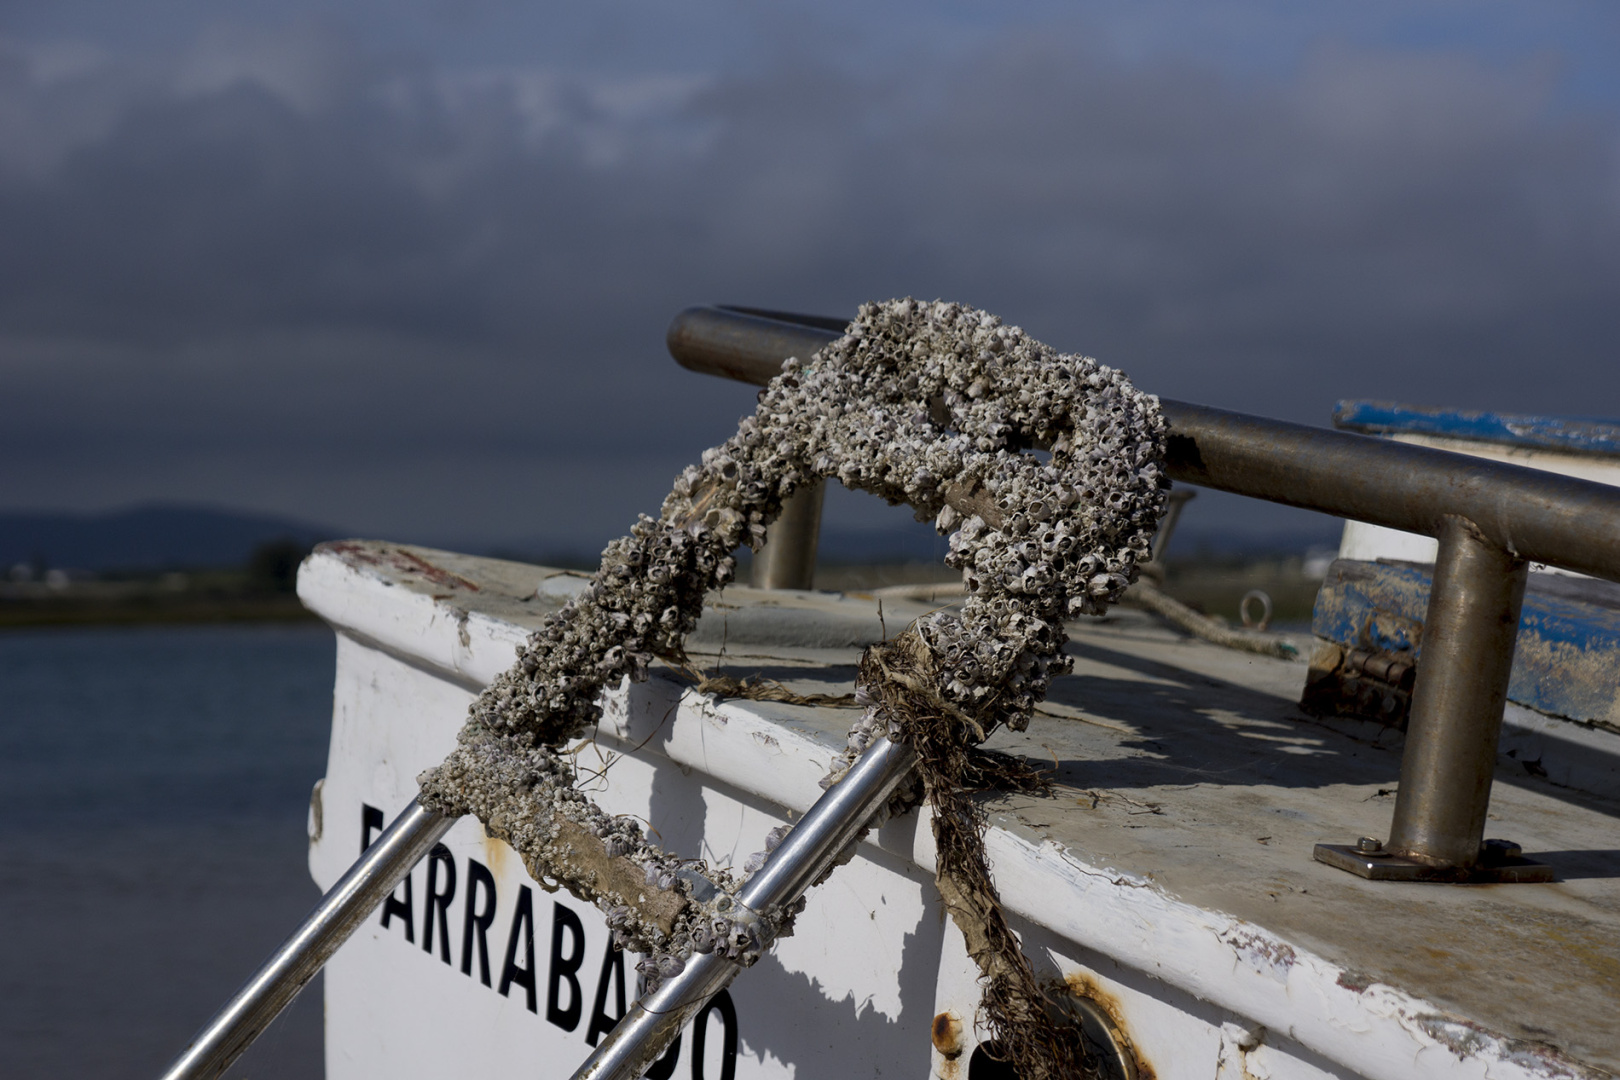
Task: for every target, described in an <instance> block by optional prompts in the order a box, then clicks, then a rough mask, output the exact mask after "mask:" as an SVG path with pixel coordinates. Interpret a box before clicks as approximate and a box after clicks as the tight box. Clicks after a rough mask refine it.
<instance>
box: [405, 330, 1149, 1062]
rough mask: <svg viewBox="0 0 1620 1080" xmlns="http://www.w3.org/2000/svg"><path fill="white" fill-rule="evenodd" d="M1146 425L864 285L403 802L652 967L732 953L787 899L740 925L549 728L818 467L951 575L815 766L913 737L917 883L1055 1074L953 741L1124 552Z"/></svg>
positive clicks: (1050, 643) (1142, 528) (757, 939)
mask: <svg viewBox="0 0 1620 1080" xmlns="http://www.w3.org/2000/svg"><path fill="white" fill-rule="evenodd" d="M1164 433H1165V425H1164V420H1163V418H1162V416H1161V414H1160V411H1159V407H1158V401H1157V399H1156V398H1153V397H1151V396H1150V395H1147V394H1143V393H1141V392H1140V391H1138V390H1137V389H1136V388H1135V387H1133V386H1132V385H1131V384H1130V382H1129V381H1128V380H1126V379H1125V377H1124V376H1123V375H1121V374H1120V373H1119V372H1117V371H1114V370H1112V369H1110V368H1107V367H1104V366H1102V365H1100V364H1098V363H1096V362H1095V361H1093V360H1090V359H1087V358H1085V357H1080V356H1073V355H1067V354H1060V353H1057V352H1056V351H1055V350H1053V349H1051V348H1049V347H1048V346H1046V345H1043V344H1041V343H1040V342H1038V341H1035V340H1034V339H1033V338H1030V337H1028V336H1027V335H1026V334H1024V332H1023V331H1022V330H1020V329H1018V328H1016V327H1009V326H1004V325H1003V324H1002V323H1001V321H1000V320H999V319H997V318H996V317H995V316H993V315H990V314H988V313H986V312H983V311H979V310H976V309H973V308H968V307H963V306H961V305H958V304H950V303H944V302H936V303H931V304H929V303H919V302H917V301H915V300H910V299H906V300H893V301H889V302H887V303H883V304H868V305H865V306H863V307H862V308H861V309H860V313H859V315H858V317H857V318H856V319H855V321H854V322H852V323H850V325H849V328H848V330H847V332H846V333H845V335H844V336H843V337H840V338H839V339H838V340H836V341H834V342H832V343H831V344H829V345H828V346H826V347H825V348H824V349H822V350H821V351H820V352H819V353H817V354H816V355H815V356H814V357H812V358H810V359H809V360H807V361H801V360H798V359H792V360H789V361H787V362H786V363H785V364H784V365H783V367H782V373H781V375H779V376H778V377H777V378H775V379H773V380H772V381H771V383H770V384H769V385H768V386H766V387H765V389H764V390H763V391H761V393H760V398H759V408H758V410H757V411H756V412H755V413H754V415H753V416H750V417H746V418H744V419H743V420H742V422H741V423H740V425H739V426H738V429H737V433H736V434H735V435H734V436H732V438H730V439H729V440H727V441H726V442H725V443H723V444H722V445H720V446H717V447H714V448H713V449H710V450H707V451H705V452H704V454H703V457H702V461H701V463H700V464H697V465H693V466H691V467H689V468H687V469H686V470H685V471H684V472H683V473H682V474H681V475H680V476H679V477H678V478H677V479H676V481H675V485H674V490H673V491H672V492H671V493H670V495H669V496H668V498H666V499H665V500H664V505H663V509H662V512H661V514H660V516H659V517H658V518H657V519H653V518H649V517H646V516H643V517H642V518H641V519H640V520H639V521H638V522H637V523H636V525H635V526H634V528H633V529H632V530H631V533H630V535H629V536H626V537H622V538H621V539H618V540H615V541H613V542H612V543H611V544H609V545H608V547H607V549H606V550H605V551H604V552H603V553H602V563H601V568H600V569H599V570H598V571H597V573H596V575H595V576H594V577H593V578H592V579H591V582H590V584H589V585H587V586H586V588H585V589H584V590H582V591H581V592H580V593H579V594H578V595H576V596H575V597H574V598H573V599H572V600H570V601H569V603H568V604H567V605H566V606H565V607H564V608H563V609H562V611H560V612H558V613H557V614H556V615H554V616H552V617H551V618H549V619H548V620H547V621H546V623H545V624H544V625H543V626H542V627H541V629H539V630H538V631H536V633H535V634H534V635H533V636H532V637H531V639H530V640H529V642H528V644H527V646H526V647H525V648H524V649H523V650H522V652H521V653H520V655H519V657H518V661H517V663H516V664H515V665H514V666H513V667H512V669H511V670H509V671H507V672H506V673H505V674H503V675H502V676H500V677H499V678H498V679H496V680H495V682H494V683H493V684H492V685H491V686H490V687H489V689H488V690H486V691H485V692H484V693H483V694H481V695H480V696H479V697H478V699H477V700H476V701H475V702H474V703H473V705H472V707H471V709H470V716H469V718H468V722H467V724H466V726H465V728H464V729H463V731H462V733H461V735H460V740H459V746H458V748H457V749H456V751H455V752H454V753H452V754H451V756H450V757H449V758H448V759H447V760H446V761H445V763H444V764H443V765H441V766H439V767H438V768H436V769H431V770H429V771H427V772H425V773H423V774H422V777H421V787H422V802H423V803H424V805H427V806H429V807H432V808H436V809H440V810H443V811H445V812H447V813H452V814H465V813H472V814H475V815H477V816H478V818H479V819H480V820H481V821H482V822H483V823H484V826H485V829H486V831H487V832H489V833H490V835H493V836H498V837H500V838H501V839H504V840H506V841H507V842H508V843H510V844H511V845H512V846H513V847H514V848H515V849H516V850H517V851H518V852H519V853H520V854H522V856H523V858H524V860H525V864H526V865H527V866H528V868H529V871H530V873H531V874H532V875H533V876H534V877H535V879H536V880H537V881H552V882H555V883H557V884H558V885H560V886H562V887H565V888H567V889H568V890H569V891H570V892H572V893H573V894H574V895H576V896H579V897H580V898H581V899H584V900H587V901H590V902H592V903H595V904H597V905H598V906H599V907H602V908H603V909H604V910H605V911H606V912H607V915H608V924H609V926H610V927H611V928H612V930H613V934H614V940H615V942H616V943H618V944H619V945H620V946H621V947H625V948H630V949H633V950H635V951H637V952H641V953H644V954H646V956H647V959H646V960H644V961H643V963H642V970H643V972H644V973H645V974H647V975H648V976H649V977H651V978H653V979H655V980H656V979H657V978H659V977H667V976H669V975H671V974H672V973H674V972H676V971H679V970H680V969H681V967H682V965H684V963H685V961H686V959H687V958H689V957H690V956H691V955H692V953H693V952H708V951H712V950H718V951H721V952H724V953H726V954H727V955H729V956H731V957H733V958H734V959H737V960H739V961H741V962H744V963H750V962H752V960H753V959H755V958H757V956H758V955H759V953H760V951H761V950H762V949H763V948H764V947H766V946H767V945H768V944H769V938H771V937H773V936H778V935H780V934H781V933H783V932H785V930H786V927H785V926H784V925H783V924H784V923H785V922H786V921H787V920H790V919H791V916H792V914H793V913H792V912H785V913H782V912H778V913H768V914H767V915H766V916H765V917H764V918H763V919H762V920H761V922H762V923H764V924H768V925H763V926H762V925H756V924H755V923H754V922H753V921H751V920H745V919H739V918H737V917H735V914H736V913H735V911H734V910H733V904H734V901H733V900H732V898H731V894H732V893H734V892H735V889H736V887H737V885H738V884H739V881H738V879H737V878H736V877H734V876H733V875H731V874H730V873H728V872H726V871H723V870H710V869H709V868H707V867H704V866H703V865H702V864H701V863H698V862H695V861H685V860H681V859H678V858H676V857H675V856H672V855H669V854H668V853H665V852H663V851H661V850H659V849H658V848H657V847H655V846H653V845H652V844H650V843H648V842H647V840H646V838H645V836H644V835H643V833H642V831H641V828H640V826H639V825H638V824H637V823H636V822H634V821H633V820H631V819H628V818H622V817H621V818H614V817H611V816H609V815H607V814H605V813H604V812H602V811H601V810H600V809H599V808H597V807H596V806H595V804H593V803H592V802H591V801H590V800H589V799H588V798H586V797H585V796H584V795H583V794H582V793H580V792H579V791H578V790H577V789H576V788H575V787H574V774H573V771H572V768H571V767H570V766H569V764H568V763H567V761H566V760H565V759H564V758H562V757H560V756H558V755H557V754H556V753H554V751H555V749H556V748H557V747H560V746H562V745H563V744H564V743H566V742H568V741H569V740H571V739H574V738H576V737H578V736H579V735H580V734H582V733H583V732H584V731H585V730H586V729H587V728H588V727H589V726H590V725H591V724H593V723H594V722H595V721H596V720H597V719H598V718H599V716H600V713H601V707H600V705H599V703H598V698H599V697H600V695H601V693H602V691H603V690H604V689H606V688H608V687H611V686H617V685H618V684H619V683H620V682H621V680H623V679H624V678H626V677H628V678H630V679H632V680H635V681H640V680H643V679H645V678H647V673H648V666H649V665H650V664H651V662H652V660H653V658H654V657H663V658H666V659H669V660H674V661H679V660H680V659H682V658H683V657H684V651H683V647H682V643H683V642H684V640H685V638H686V636H687V634H688V633H690V632H691V630H692V628H693V627H694V626H695V625H696V623H697V619H698V617H699V616H700V615H701V614H702V610H703V600H704V596H705V594H707V593H708V592H710V591H711V590H713V589H716V588H720V587H723V586H724V585H725V584H726V583H727V582H729V581H730V580H731V578H732V576H733V574H734V573H735V571H736V561H735V559H734V558H733V556H732V553H733V552H734V551H735V550H736V549H737V548H738V547H739V546H740V545H742V544H744V543H746V544H748V545H749V546H750V547H753V548H756V549H757V548H758V546H759V544H760V543H761V541H762V540H763V539H764V535H765V527H766V526H767V525H768V524H769V523H770V522H771V521H772V520H773V519H774V518H775V517H776V516H777V515H778V514H779V513H780V512H781V508H782V500H783V499H785V498H786V497H787V496H789V495H791V494H792V493H793V492H794V491H795V490H796V489H797V488H798V487H799V486H800V485H802V484H806V483H810V482H813V481H814V480H815V479H817V478H820V477H836V478H837V479H838V480H839V481H841V482H842V483H843V484H844V485H845V486H846V487H851V488H859V489H861V490H864V491H869V492H872V493H874V494H877V495H881V496H882V497H883V498H885V499H887V500H888V501H889V502H891V503H896V504H898V503H906V504H908V505H910V506H911V507H912V508H913V509H914V510H915V511H916V514H917V517H918V519H919V520H928V519H932V520H933V521H934V523H935V526H936V528H937V529H938V530H939V531H940V532H941V533H943V534H947V535H949V537H950V552H949V554H948V555H947V556H946V562H947V564H949V565H950V566H952V567H954V568H956V569H958V570H960V571H961V572H962V578H963V583H964V585H965V586H966V600H965V603H964V604H963V605H962V609H961V612H960V614H951V613H947V612H939V613H936V614H934V615H932V616H930V617H929V618H928V619H926V620H923V621H921V622H919V623H918V624H915V625H913V626H912V627H911V628H909V629H908V630H907V631H906V632H905V633H904V634H902V635H901V636H900V638H898V639H896V640H895V641H892V642H887V643H885V644H884V645H882V646H877V647H874V648H873V649H871V650H868V653H867V655H866V657H865V658H863V660H862V663H861V668H860V675H859V678H858V680H857V686H856V700H857V703H859V704H861V705H864V706H866V710H865V712H864V713H863V714H862V716H861V718H860V720H859V721H857V723H856V725H855V727H854V729H853V730H852V731H851V732H850V737H849V745H848V749H847V751H846V753H845V755H844V756H843V758H842V759H841V760H840V761H839V762H838V763H837V764H835V767H834V769H833V772H832V773H831V774H830V775H829V777H828V779H827V781H825V782H824V786H830V785H831V784H832V783H836V781H837V779H838V778H839V776H841V775H842V773H843V771H844V770H846V769H847V768H848V765H849V764H850V763H852V762H853V761H854V760H855V758H856V757H857V756H859V754H860V753H861V752H862V751H863V750H864V749H865V748H866V747H867V746H868V745H869V744H870V743H871V741H872V740H873V739H875V738H876V737H878V736H879V735H888V736H890V737H893V738H898V739H903V740H905V741H907V742H909V743H911V744H912V745H914V746H916V747H917V748H918V750H919V752H920V754H921V758H922V763H923V764H922V769H921V771H922V775H923V785H924V787H925V789H926V792H927V796H928V798H929V799H930V801H931V803H932V805H933V806H934V809H935V811H936V815H935V826H934V827H935V835H936V841H937V842H938V844H939V846H940V852H941V859H940V867H941V870H940V889H941V893H942V895H943V896H944V897H945V900H946V904H947V906H948V907H949V909H950V911H951V913H952V915H953V917H955V918H956V919H957V922H958V924H959V925H960V926H962V929H963V932H964V934H965V935H966V936H967V937H968V939H969V949H970V953H971V954H972V955H973V956H974V959H975V960H976V961H977V962H979V964H980V966H981V969H982V970H983V971H984V973H985V976H986V998H985V1006H984V1014H985V1018H986V1020H987V1022H988V1023H989V1025H990V1026H991V1028H992V1029H993V1030H994V1031H995V1033H996V1036H997V1038H998V1039H999V1040H1000V1041H1001V1044H1002V1046H1003V1048H1004V1049H1005V1050H1006V1051H1007V1052H1008V1053H1009V1054H1010V1055H1011V1057H1012V1059H1013V1060H1014V1063H1015V1064H1016V1065H1017V1066H1018V1067H1019V1068H1020V1070H1021V1072H1020V1075H1023V1076H1026V1077H1036V1076H1074V1075H1080V1068H1081V1062H1082V1057H1081V1055H1080V1052H1079V1050H1078V1049H1077V1048H1075V1047H1071V1046H1068V1044H1067V1043H1066V1042H1065V1041H1064V1040H1065V1039H1066V1038H1067V1036H1065V1035H1063V1034H1062V1033H1061V1032H1059V1031H1058V1030H1057V1029H1056V1028H1054V1026H1053V1025H1052V1024H1051V1023H1050V1021H1047V1020H1045V1013H1044V1011H1043V1010H1042V1008H1041V1007H1040V1002H1041V998H1040V992H1039V989H1038V987H1036V985H1035V981H1034V977H1033V975H1032V974H1030V969H1029V965H1028V963H1027V961H1025V960H1024V958H1023V957H1022V955H1021V954H1020V953H1019V952H1018V948H1017V942H1016V939H1015V938H1014V937H1013V935H1012V932H1011V931H1010V930H1008V929H1007V927H1006V923H1005V920H1004V919H1002V917H1001V914H1000V905H999V901H998V900H997V899H996V897H995V892H994V886H993V884H992V883H991V882H990V877H989V871H988V868H987V867H986V865H985V863H984V857H983V844H982V832H983V827H984V823H983V816H982V813H981V812H980V811H979V810H978V809H977V807H976V804H974V803H973V802H971V801H970V799H969V798H968V796H967V793H966V791H965V788H966V787H967V786H969V784H970V782H971V777H970V773H972V772H973V770H974V769H975V768H976V766H975V765H974V764H973V762H972V761H971V760H970V758H971V755H970V754H969V749H970V748H971V747H972V746H973V745H974V744H976V743H977V742H979V741H981V740H983V739H984V738H985V736H986V735H987V734H988V733H989V732H991V731H993V730H994V729H995V728H996V727H997V726H998V725H1002V724H1005V725H1007V726H1008V727H1011V728H1013V729H1017V730H1022V729H1023V728H1024V727H1025V726H1026V725H1027V724H1028V723H1029V718H1030V715H1031V713H1032V711H1033V709H1034V707H1035V704H1036V702H1038V701H1040V700H1041V699H1042V698H1043V697H1044V696H1045V694H1046V692H1047V689H1048V687H1049V686H1050V683H1051V679H1052V677H1053V676H1054V675H1057V674H1061V673H1063V672H1064V671H1066V670H1067V661H1066V659H1065V658H1064V657H1063V655H1062V653H1061V648H1062V645H1063V643H1064V641H1065V640H1066V639H1065V636H1064V631H1063V620H1064V619H1065V618H1069V617H1073V616H1078V615H1084V614H1100V613H1102V612H1103V611H1104V610H1106V608H1107V607H1108V605H1109V604H1110V603H1112V602H1114V601H1116V600H1118V599H1119V597H1120V594H1121V593H1122V592H1123V591H1124V589H1125V587H1126V586H1127V585H1128V584H1129V583H1130V582H1131V581H1133V580H1134V579H1135V577H1136V569H1137V566H1138V565H1139V564H1140V563H1143V562H1146V561H1147V559H1148V558H1149V553H1150V541H1151V539H1152V536H1153V532H1154V530H1155V528H1156V527H1157V523H1158V519H1159V515H1160V513H1161V512H1162V511H1163V508H1164V504H1165V500H1166V496H1167V493H1168V489H1169V481H1168V479H1167V478H1166V477H1165V476H1164V474H1163V472H1162V469H1161V465H1160V462H1161V460H1162V456H1163V447H1164ZM942 823H943V824H942ZM776 838H777V839H780V836H779V835H777V837H776ZM774 846H775V845H774V843H772V842H770V840H768V841H767V847H766V850H765V851H762V852H760V853H759V854H757V855H755V856H754V857H753V858H752V859H750V860H749V865H748V866H747V867H746V868H745V869H746V870H747V871H748V872H752V871H753V870H755V869H757V868H758V867H759V866H760V865H763V863H764V862H765V860H766V859H768V858H769V853H770V850H771V849H772V848H773V847H774ZM728 910H732V911H733V914H732V916H730V917H728V915H727V914H726V912H727V911H728Z"/></svg>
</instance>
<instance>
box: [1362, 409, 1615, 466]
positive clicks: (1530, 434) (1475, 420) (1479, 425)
mask: <svg viewBox="0 0 1620 1080" xmlns="http://www.w3.org/2000/svg"><path fill="white" fill-rule="evenodd" d="M1333 426H1334V427H1338V428H1343V429H1345V430H1347V431H1361V432H1367V433H1369V434H1385V433H1392V432H1412V433H1417V434H1424V435H1445V436H1448V437H1450V438H1453V439H1470V440H1473V441H1475V442H1491V443H1506V444H1507V445H1509V446H1533V447H1542V448H1546V449H1552V450H1565V451H1568V452H1570V453H1576V454H1596V455H1603V456H1607V457H1620V420H1601V419H1585V418H1581V417H1573V416H1516V415H1512V414H1509V413H1494V412H1465V411H1462V410H1460V409H1440V408H1430V407H1427V406H1422V405H1402V404H1398V403H1396V402H1391V401H1341V402H1339V404H1338V405H1336V406H1335V407H1334V409H1333Z"/></svg>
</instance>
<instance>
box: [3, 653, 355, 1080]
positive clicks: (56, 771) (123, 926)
mask: <svg viewBox="0 0 1620 1080" xmlns="http://www.w3.org/2000/svg"><path fill="white" fill-rule="evenodd" d="M333 649H334V646H333V639H332V634H331V631H329V630H327V629H325V628H324V627H318V626H199V627H179V628H171V627H150V628H146V627H143V628H130V629H123V628H119V629H100V628H98V629H63V630H56V629H53V630H41V631H8V632H4V633H0V933H3V934H4V935H5V936H6V939H7V940H6V943H5V947H4V953H3V955H4V957H5V959H4V962H0V1076H3V1077H7V1078H10V1080H22V1078H31V1077H46V1076H50V1077H60V1076H68V1075H77V1076H98V1077H126V1076H127V1077H142V1078H149V1077H151V1076H154V1075H156V1073H157V1072H158V1071H159V1070H160V1069H161V1068H162V1067H163V1065H165V1064H166V1063H167V1062H168V1060H169V1059H170V1058H171V1057H172V1056H173V1055H174V1054H175V1053H176V1052H178V1051H179V1050H180V1049H181V1048H183V1047H184V1045H185V1043H186V1041H187V1040H188V1039H189V1037H190V1036H191V1034H192V1033H193V1032H194V1031H195V1030H196V1029H197V1028H198V1027H199V1026H200V1025H201V1024H202V1023H203V1022H204V1021H206V1020H207V1019H208V1017H209V1016H210V1015H211V1014H212V1013H213V1011H214V1010H215V1009H216V1008H218V1007H219V1006H220V1005H222V1004H223V1003H224V1001H225V999H226V998H227V997H228V996H229V995H230V993H231V992H232V991H233V990H234V989H235V988H236V986H237V985H238V984H239V983H240V982H241V981H242V979H243V978H244V977H245V976H246V975H247V974H248V973H249V972H250V971H251V970H252V969H253V968H254V967H255V966H256V965H257V963H258V962H259V961H260V960H261V959H263V957H264V956H265V955H266V954H267V953H268V952H269V950H271V949H272V948H274V947H275V946H276V945H277V944H278V943H279V942H280V941H281V939H282V938H283V937H285V936H286V934H287V933H288V932H289V931H290V930H291V929H292V928H293V926H294V925H295V924H296V923H297V921H298V919H299V918H300V917H301V916H302V915H303V914H304V913H305V912H307V911H308V910H309V908H310V906H311V905H312V904H313V903H314V901H315V899H316V897H317V892H316V889H315V886H314V885H313V884H312V883H311V881H310V878H309V872H308V869H307V867H306V865H305V846H306V840H305V820H306V814H307V810H308V805H309V791H310V786H311V785H312V784H313V783H314V782H315V780H316V779H317V778H318V777H320V776H321V774H322V773H323V772H324V771H325V765H326V743H327V734H328V728H329V725H330V723H331V709H332V680H333V667H334V663H333ZM320 1074H321V1008H320V988H319V985H318V984H316V985H312V986H311V987H310V989H309V990H308V991H306V992H305V994H304V995H303V997H302V998H301V999H300V1000H299V1001H298V1002H297V1003H295V1004H294V1006H293V1008H292V1009H291V1010H289V1011H288V1013H286V1014H285V1015H284V1016H283V1017H282V1018H281V1020H280V1021H279V1022H278V1023H277V1024H276V1025H275V1026H274V1027H273V1028H272V1029H271V1030H270V1031H268V1032H267V1033H266V1034H265V1035H264V1036H263V1037H262V1038H261V1039H260V1040H259V1043H258V1044H256V1045H255V1046H254V1048H253V1049H252V1050H251V1051H250V1052H249V1053H248V1055H247V1056H246V1057H245V1058H244V1059H243V1060H242V1061H241V1062H240V1063H239V1064H238V1065H237V1067H236V1068H234V1069H233V1070H232V1071H231V1074H230V1075H232V1076H250V1075H251V1076H259V1077H263V1076H300V1077H302V1076H319V1075H320Z"/></svg>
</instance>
